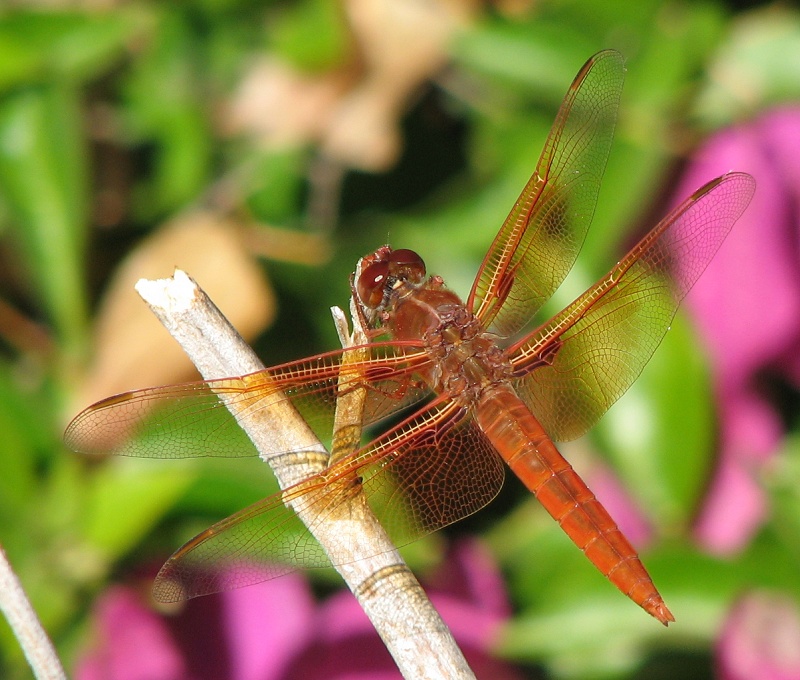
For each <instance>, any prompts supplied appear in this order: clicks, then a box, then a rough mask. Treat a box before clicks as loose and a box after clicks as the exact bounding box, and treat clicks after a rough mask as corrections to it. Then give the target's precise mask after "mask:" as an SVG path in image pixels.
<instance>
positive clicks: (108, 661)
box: [75, 586, 186, 680]
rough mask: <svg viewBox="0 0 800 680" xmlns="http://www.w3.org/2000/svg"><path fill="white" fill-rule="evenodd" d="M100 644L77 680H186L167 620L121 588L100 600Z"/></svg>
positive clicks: (83, 661) (82, 663)
mask: <svg viewBox="0 0 800 680" xmlns="http://www.w3.org/2000/svg"><path fill="white" fill-rule="evenodd" d="M95 620H96V626H97V628H98V638H99V640H98V643H99V644H98V645H97V648H96V650H95V651H93V652H90V653H89V654H87V655H86V656H84V657H83V658H82V659H81V660H80V661H79V663H78V668H77V670H76V672H75V678H76V680H175V679H178V678H184V677H186V668H185V666H184V663H183V659H182V658H181V654H180V651H179V650H178V648H177V647H176V645H175V642H174V641H173V639H172V636H171V634H170V632H169V629H168V628H167V626H166V624H165V623H164V621H163V620H162V619H161V618H160V617H159V616H158V615H157V614H155V613H154V612H153V611H152V610H151V609H149V608H148V607H146V606H144V605H143V604H142V603H141V602H140V601H139V598H138V596H137V594H136V593H135V592H134V591H132V590H130V589H128V588H124V587H121V586H118V587H114V588H110V589H109V590H108V591H107V592H106V593H104V594H103V595H102V596H101V597H100V598H99V599H98V601H97V604H96V606H95Z"/></svg>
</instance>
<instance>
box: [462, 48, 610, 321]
mask: <svg viewBox="0 0 800 680" xmlns="http://www.w3.org/2000/svg"><path fill="white" fill-rule="evenodd" d="M623 77H624V66H623V58H622V55H620V54H619V53H618V52H614V51H612V50H607V51H604V52H600V53H598V54H596V55H595V56H594V57H592V58H591V59H590V60H589V61H588V62H586V64H585V65H584V66H583V68H582V69H581V71H580V72H579V73H578V75H577V76H576V77H575V80H574V81H573V83H572V85H571V86H570V88H569V91H568V92H567V95H566V97H565V98H564V101H563V103H562V104H561V108H560V110H559V112H558V116H557V117H556V121H555V123H554V124H553V128H552V130H551V131H550V135H549V136H548V138H547V142H546V144H545V146H544V150H543V151H542V155H541V157H540V158H539V163H538V165H537V166H536V170H535V171H534V173H533V175H532V176H531V178H530V180H529V181H528V183H527V185H526V186H525V188H524V189H523V191H522V194H520V197H519V198H518V199H517V202H516V204H515V205H514V207H513V208H512V210H511V212H510V213H509V215H508V217H507V218H506V220H505V222H504V223H503V226H502V228H501V229H500V231H499V233H498V234H497V236H496V237H495V240H494V242H493V243H492V246H491V248H490V249H489V251H488V253H487V255H486V257H485V259H484V261H483V263H482V264H481V268H480V270H479V271H478V275H477V278H476V279H475V283H474V284H473V287H472V291H471V293H470V297H469V299H468V302H467V306H468V307H469V308H470V309H472V311H473V312H474V313H475V314H476V315H477V316H478V318H479V319H480V320H481V321H482V322H483V324H484V326H485V327H491V328H492V330H494V331H496V332H497V333H499V334H500V335H503V336H511V335H514V334H515V333H517V332H519V331H520V330H521V329H522V328H523V326H525V324H527V323H528V322H529V321H530V320H531V318H532V317H533V315H534V314H535V313H536V311H537V310H538V309H539V308H540V307H541V306H542V304H543V303H544V302H545V301H546V300H547V299H548V298H549V297H550V296H551V295H552V294H553V293H554V292H555V290H556V288H558V286H559V285H560V284H561V282H562V281H563V280H564V277H565V276H566V275H567V273H568V272H569V270H570V269H571V268H572V265H573V264H574V262H575V258H576V257H577V256H578V252H579V251H580V249H581V246H582V245H583V240H584V237H585V236H586V231H587V230H588V228H589V224H590V223H591V221H592V217H593V216H594V210H595V206H596V204H597V195H598V192H599V191H600V181H601V179H602V176H603V172H604V170H605V166H606V160H607V158H608V154H609V150H610V149H611V140H612V137H613V134H614V125H615V123H616V118H617V109H618V107H619V99H620V94H621V92H622V83H623Z"/></svg>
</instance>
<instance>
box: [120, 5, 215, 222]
mask: <svg viewBox="0 0 800 680" xmlns="http://www.w3.org/2000/svg"><path fill="white" fill-rule="evenodd" d="M160 11H161V15H160V16H159V17H158V18H159V21H158V23H157V24H155V26H154V30H153V32H152V33H151V35H150V36H148V37H149V41H148V44H147V47H146V49H145V50H143V52H142V54H141V55H140V58H139V59H138V60H137V61H136V62H135V64H134V66H133V70H132V73H131V74H130V76H129V78H128V80H127V81H126V82H125V86H124V93H125V107H124V108H123V110H122V112H123V116H124V119H125V121H126V123H127V129H128V134H130V135H131V136H132V137H133V138H134V139H135V141H136V142H137V143H139V144H140V145H143V146H144V147H145V148H147V149H148V151H150V152H151V153H152V155H153V159H154V167H153V172H152V173H151V177H150V178H149V179H148V180H147V181H145V182H143V183H142V185H141V186H140V187H139V188H138V191H137V195H136V209H137V210H138V211H139V213H140V214H139V215H138V217H140V218H141V219H150V220H152V219H156V218H158V217H160V216H161V215H162V214H163V213H166V212H169V211H173V210H176V209H180V208H182V207H183V206H184V205H185V204H186V203H187V202H189V201H190V200H192V199H194V198H195V197H196V196H197V195H198V193H199V192H200V191H201V190H202V188H203V187H204V186H205V185H206V183H207V182H208V180H209V173H210V170H211V168H210V164H211V145H212V139H211V130H210V127H209V123H208V120H207V115H208V113H209V109H208V106H207V103H208V102H207V100H206V98H207V97H208V95H209V93H208V92H205V91H204V89H203V83H202V79H201V78H200V73H201V72H202V69H203V68H204V57H205V56H206V55H205V54H204V53H203V51H202V45H201V44H200V43H198V41H197V37H196V36H195V35H193V33H192V31H191V27H190V25H189V18H188V17H186V16H184V15H183V14H182V12H181V10H180V8H178V7H177V6H175V7H173V6H172V5H161V6H160Z"/></svg>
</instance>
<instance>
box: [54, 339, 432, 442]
mask: <svg viewBox="0 0 800 680" xmlns="http://www.w3.org/2000/svg"><path fill="white" fill-rule="evenodd" d="M360 349H364V348H351V349H350V350H347V351H348V352H355V351H357V350H360ZM366 349H367V350H368V353H367V358H365V359H363V360H361V361H353V362H350V363H348V366H347V371H346V372H345V374H344V377H342V370H341V363H342V358H343V356H344V355H345V353H346V351H345V350H340V351H337V352H328V353H326V354H318V355H316V356H314V357H311V358H308V359H303V360H301V361H294V362H291V363H287V364H283V365H281V366H276V367H273V368H269V369H265V370H263V371H259V372H257V373H252V374H250V375H244V376H240V377H233V378H222V379H219V380H208V381H198V382H191V383H184V384H180V385H166V386H163V387H153V388H148V389H143V390H135V391H133V392H126V393H124V394H119V395H116V396H113V397H109V398H107V399H103V400H102V401H99V402H97V403H96V404H94V405H92V406H90V407H89V408H87V409H85V410H84V411H82V412H81V413H79V414H78V415H77V416H76V417H75V419H74V420H73V421H72V422H71V423H70V424H69V426H68V427H67V430H66V432H65V434H64V440H65V443H66V445H67V446H68V447H69V448H71V449H73V450H74V451H78V452H81V453H89V454H101V453H113V454H117V455H124V456H137V457H142V458H189V457H199V456H220V457H229V458H234V457H240V456H252V455H256V451H255V449H254V448H253V445H252V444H251V442H250V440H249V439H248V438H247V436H246V435H245V434H244V432H243V431H242V430H241V428H240V427H239V425H238V423H237V422H236V419H235V418H234V417H233V415H232V414H231V411H230V410H229V409H228V408H226V403H227V404H230V405H231V406H233V407H235V410H236V411H238V412H243V413H252V412H254V411H260V410H262V409H268V408H270V406H273V405H274V404H275V403H276V402H277V401H284V400H285V401H289V402H291V404H292V405H293V406H295V407H296V408H297V410H298V411H299V412H300V414H301V415H302V416H303V418H304V419H305V420H306V422H307V423H308V424H309V425H310V426H311V428H312V430H313V431H314V432H315V434H316V435H317V436H318V437H319V438H320V439H321V440H322V441H323V442H327V441H329V440H330V438H331V434H332V428H333V414H334V410H335V407H336V401H337V399H338V398H339V397H340V396H341V395H343V394H346V393H347V392H349V391H350V390H356V389H359V388H362V387H365V388H366V389H367V393H368V394H367V398H366V406H365V410H364V417H363V423H362V424H363V425H364V426H366V425H369V424H370V423H373V422H375V421H377V420H380V419H381V418H384V417H386V416H389V415H391V414H392V413H395V412H396V411H398V410H400V409H402V408H404V407H406V406H408V405H409V404H411V403H413V402H415V401H417V400H419V399H420V398H421V397H422V396H424V395H425V394H426V393H427V390H426V388H424V387H423V386H422V384H421V383H420V382H419V381H418V379H417V378H416V377H415V373H416V372H417V371H418V370H420V369H421V368H423V367H424V365H425V364H426V362H427V361H428V359H427V356H426V355H425V354H424V353H423V352H422V351H421V350H420V348H419V347H418V346H415V345H413V344H411V343H405V344H402V343H375V344H371V345H368V346H366ZM278 445H279V444H278V443H277V442H276V447H277V446H278ZM282 452H283V451H279V450H276V451H266V453H267V454H273V453H282Z"/></svg>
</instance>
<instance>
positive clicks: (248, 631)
mask: <svg viewBox="0 0 800 680" xmlns="http://www.w3.org/2000/svg"><path fill="white" fill-rule="evenodd" d="M314 607H315V604H314V601H313V599H312V597H311V593H310V591H309V588H308V585H307V584H306V581H305V579H303V578H302V577H300V576H298V575H297V574H290V575H288V576H284V577H283V578H279V579H274V580H272V581H267V582H266V583H260V584H258V585H254V586H250V587H248V588H237V589H234V590H231V591H229V592H226V593H225V594H224V595H223V612H222V618H223V628H224V630H225V635H226V637H227V646H228V649H229V654H230V664H231V678H232V680H279V679H280V678H282V677H283V674H284V670H285V669H286V668H287V667H288V666H289V665H290V663H291V661H292V659H293V658H294V656H295V655H296V654H298V653H299V652H300V650H302V649H303V648H304V647H305V646H306V645H307V644H308V643H309V641H310V638H311V636H312V635H313V622H314V618H315V613H314Z"/></svg>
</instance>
